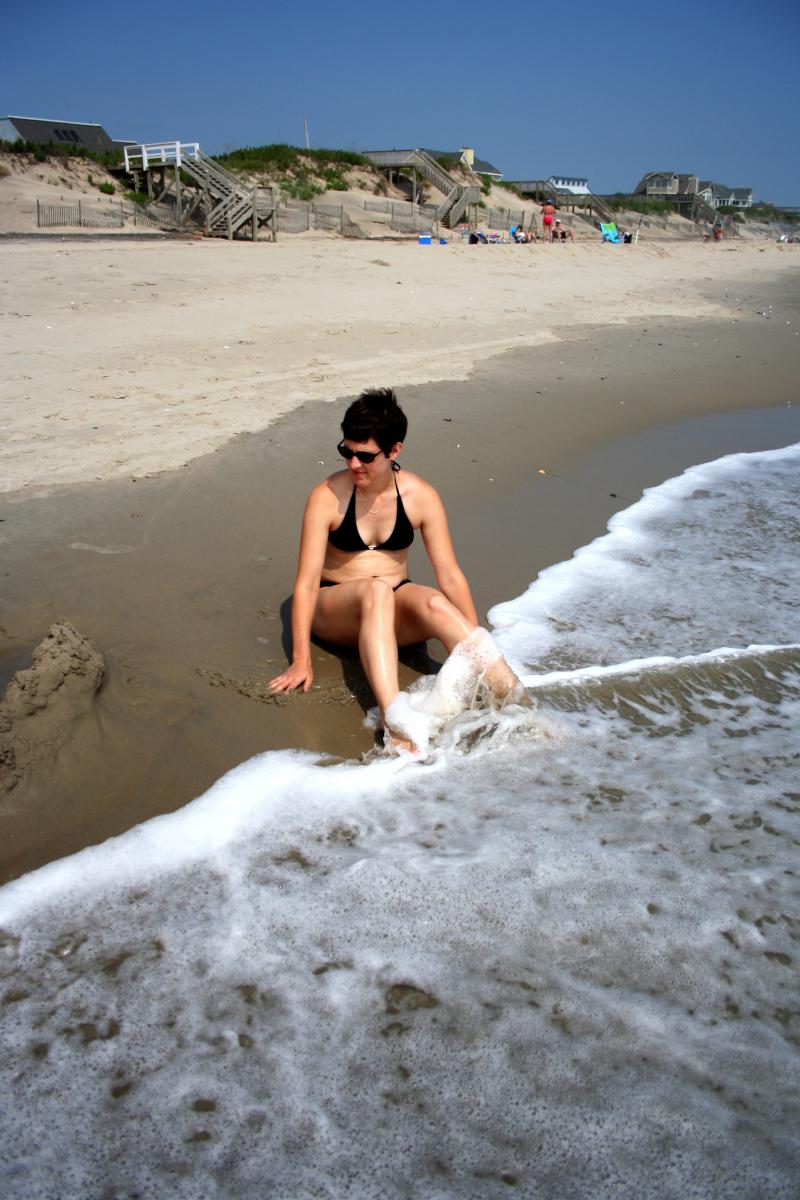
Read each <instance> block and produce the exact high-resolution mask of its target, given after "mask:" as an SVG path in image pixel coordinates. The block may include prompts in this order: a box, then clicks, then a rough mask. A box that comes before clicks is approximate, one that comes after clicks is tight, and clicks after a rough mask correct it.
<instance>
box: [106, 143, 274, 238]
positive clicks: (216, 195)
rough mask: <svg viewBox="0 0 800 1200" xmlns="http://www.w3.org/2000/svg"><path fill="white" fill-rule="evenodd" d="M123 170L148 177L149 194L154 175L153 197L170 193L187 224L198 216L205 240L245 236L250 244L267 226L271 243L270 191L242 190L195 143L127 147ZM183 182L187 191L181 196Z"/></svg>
mask: <svg viewBox="0 0 800 1200" xmlns="http://www.w3.org/2000/svg"><path fill="white" fill-rule="evenodd" d="M125 170H126V171H127V172H128V173H129V174H131V175H133V176H134V178H138V176H139V173H140V172H142V173H144V174H145V176H146V178H147V186H148V193H151V192H152V190H153V179H154V177H155V179H156V182H157V186H159V187H160V188H161V191H160V194H159V196H158V197H156V198H157V199H162V198H163V197H164V196H165V194H167V193H168V192H170V191H171V190H174V193H175V204H176V208H177V212H178V216H179V222H180V223H181V224H186V223H188V222H189V221H190V220H192V219H197V218H196V215H195V214H202V219H203V223H204V225H205V231H206V233H207V234H208V235H209V236H210V237H226V238H228V239H229V240H233V238H235V237H237V236H242V235H243V234H245V233H248V234H249V235H250V237H251V238H252V240H253V241H256V239H257V237H258V231H259V229H261V228H264V227H266V228H267V229H269V230H270V231H271V233H272V240H273V242H274V241H275V238H276V233H277V220H276V215H277V205H276V198H275V193H274V190H273V189H272V188H271V187H254V188H247V187H246V186H245V185H244V184H243V183H242V182H241V180H240V179H238V178H237V177H236V176H235V175H233V174H232V173H231V172H230V171H228V170H226V169H225V167H223V166H222V164H221V163H218V162H216V160H215V159H213V158H211V157H210V156H209V155H208V154H204V153H203V151H202V150H201V149H200V146H199V144H198V143H197V142H188V143H187V142H157V143H150V144H143V145H141V146H126V148H125ZM187 179H188V180H190V181H191V184H192V187H191V188H189V194H188V195H187V194H186V193H185V192H184V188H186V187H187Z"/></svg>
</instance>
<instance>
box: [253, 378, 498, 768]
mask: <svg viewBox="0 0 800 1200" xmlns="http://www.w3.org/2000/svg"><path fill="white" fill-rule="evenodd" d="M407 427H408V422H407V420H406V416H405V414H404V412H403V410H402V409H401V408H400V405H399V404H398V403H397V398H396V396H395V394H394V392H393V391H392V390H391V389H390V388H377V389H373V390H369V391H365V392H363V393H362V394H361V395H360V396H359V398H358V399H357V400H355V401H354V402H353V403H352V404H351V405H350V407H349V408H348V409H347V412H346V413H345V416H344V420H343V421H342V433H343V435H344V436H343V439H342V441H341V442H340V443H339V445H338V446H337V447H336V449H337V451H338V453H339V454H340V455H341V456H342V458H343V459H344V460H345V463H346V464H347V465H346V467H345V468H344V469H343V470H341V471H336V472H334V474H333V475H329V476H328V478H327V479H324V480H323V481H322V482H321V483H319V484H317V486H316V487H315V488H314V489H313V491H312V492H311V494H310V496H309V497H308V501H307V503H306V509H305V514H304V516H303V529H302V535H301V540H300V558H299V563H298V568H297V577H296V579H295V585H294V593H293V596H292V662H291V665H290V666H289V667H288V668H287V669H286V670H285V671H283V672H282V673H281V674H280V675H277V676H276V677H275V678H274V679H272V680H271V681H270V683H269V685H268V686H269V688H270V689H271V691H273V692H288V691H292V690H293V689H295V688H301V689H302V690H303V691H304V692H307V691H308V690H309V688H310V687H311V684H312V681H313V678H314V674H313V668H312V664H311V635H312V634H314V635H315V636H316V637H318V638H321V639H323V640H324V641H327V642H333V643H336V644H338V645H341V646H357V647H358V651H359V655H360V657H361V662H362V665H363V667H364V671H365V673H366V676H367V679H368V681H369V684H370V687H371V688H372V691H373V693H374V695H375V699H376V700H377V702H378V706H379V709H380V714H381V718H382V721H383V725H384V737H385V743H386V744H387V745H389V746H390V748H393V749H402V750H409V751H412V752H414V751H415V750H416V745H415V741H414V737H413V732H412V733H411V734H410V733H409V728H408V723H407V720H405V718H407V715H408V714H407V713H406V711H405V709H404V706H403V705H402V704H399V703H398V701H399V700H400V699H401V698H400V697H399V690H400V689H399V683H398V646H409V645H414V644H415V643H417V642H424V641H427V640H428V639H429V638H438V639H439V641H441V642H442V643H443V644H444V646H445V649H446V650H447V651H448V653H450V651H452V650H453V649H454V648H455V647H456V646H458V645H460V644H465V643H466V644H467V649H468V651H469V650H470V646H471V645H472V644H473V643H474V647H475V655H476V658H482V659H483V663H482V665H483V667H485V668H486V675H485V678H486V682H487V684H488V686H489V687H490V689H491V690H492V691H493V692H494V693H495V696H496V698H497V699H499V700H504V699H507V698H509V697H510V696H511V695H512V694H513V695H515V696H516V697H520V698H521V695H522V689H521V684H520V683H519V680H518V679H517V678H516V676H515V675H514V674H513V672H512V671H511V669H510V668H509V667H508V666H507V664H506V663H505V660H504V659H503V658H502V657H501V656H500V654H499V651H496V650H494V651H491V650H490V651H487V647H486V642H491V639H490V638H489V635H488V634H487V633H486V632H485V630H480V629H479V627H478V616H477V613H476V611H475V605H474V603H473V600H472V594H471V592H470V588H469V584H468V583H467V580H466V578H465V576H464V573H463V572H462V570H461V568H460V567H459V565H458V562H457V561H456V556H455V552H454V550H453V544H452V542H451V540H450V532H449V529H448V526H447V517H446V515H445V511H444V506H443V504H442V501H441V499H440V497H439V494H438V492H437V491H436V490H435V488H433V487H432V486H431V485H430V484H429V483H426V482H425V480H424V479H421V478H420V477H419V475H414V474H412V473H411V472H410V471H403V473H402V476H400V477H399V482H398V472H399V470H400V465H399V463H398V461H397V459H398V456H399V454H400V451H401V450H402V448H403V440H404V438H405V436H406V430H407ZM416 530H419V531H420V532H421V534H422V540H423V542H424V543H425V549H426V551H427V553H428V557H429V559H430V561H431V565H432V566H433V570H434V573H435V575H436V581H437V583H438V585H439V586H438V588H432V587H425V586H423V585H422V584H418V583H413V582H412V581H411V580H410V579H409V577H408V574H407V570H408V550H409V547H410V545H411V543H412V542H413V540H414V534H415V531H416ZM481 634H482V635H483V637H482V638H481V636H480V635H481ZM490 659H491V661H489V660H490Z"/></svg>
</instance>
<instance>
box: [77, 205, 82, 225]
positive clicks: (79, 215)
mask: <svg viewBox="0 0 800 1200" xmlns="http://www.w3.org/2000/svg"><path fill="white" fill-rule="evenodd" d="M78 224H79V225H83V216H82V214H81V202H80V200H78Z"/></svg>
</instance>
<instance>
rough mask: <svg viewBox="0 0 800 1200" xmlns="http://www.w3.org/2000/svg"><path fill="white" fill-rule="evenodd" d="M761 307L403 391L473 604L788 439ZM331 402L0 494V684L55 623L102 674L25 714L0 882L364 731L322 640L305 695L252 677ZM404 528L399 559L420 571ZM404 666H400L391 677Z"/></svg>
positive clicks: (285, 584)
mask: <svg viewBox="0 0 800 1200" xmlns="http://www.w3.org/2000/svg"><path fill="white" fill-rule="evenodd" d="M759 286H760V291H759V297H762V296H763V286H762V285H759ZM737 294H739V295H741V294H742V292H741V291H740V292H739V293H737ZM751 300H752V304H751V307H750V311H751V313H752V315H749V316H747V317H743V316H742V315H741V312H740V313H739V315H738V316H737V317H736V318H733V317H731V318H730V319H726V320H722V321H719V320H715V321H703V322H699V321H696V320H686V321H685V322H683V321H681V320H669V321H668V320H656V321H649V322H647V321H645V322H644V323H643V324H641V325H638V326H634V325H627V326H625V327H616V328H600V327H590V326H585V325H584V326H582V327H580V328H578V329H575V330H572V331H570V330H566V329H562V330H559V336H560V337H561V338H562V339H563V340H561V341H559V342H554V343H552V344H548V345H543V346H540V347H538V348H528V349H522V350H515V351H513V352H509V353H505V354H502V355H500V356H498V357H496V358H494V359H491V360H489V361H487V362H485V363H484V364H482V365H480V366H479V367H478V368H477V369H476V370H475V371H474V372H473V373H472V374H471V375H470V377H469V379H468V380H466V381H464V382H457V383H438V384H434V385H420V386H416V387H411V386H408V387H404V388H402V389H401V391H400V398H401V402H402V403H403V405H404V407H405V409H406V411H407V413H408V415H409V418H410V436H409V438H408V441H407V444H406V450H405V452H404V456H403V457H404V460H405V462H406V463H407V465H408V466H409V467H410V468H412V469H414V470H416V471H418V472H419V473H420V474H422V475H423V476H425V477H427V478H429V479H431V480H433V481H434V482H435V483H436V485H437V486H438V487H439V489H440V491H441V494H442V496H443V498H444V500H445V503H446V506H447V509H448V514H449V517H450V522H451V527H452V532H453V536H454V541H455V545H456V549H457V553H458V555H459V559H460V561H461V563H462V566H463V567H464V569H465V570H466V572H467V575H468V577H469V578H470V581H471V583H472V585H473V590H474V593H475V598H476V603H477V606H478V609H479V612H481V613H482V614H483V613H485V612H486V610H487V609H488V608H489V607H490V606H491V605H492V604H494V603H496V602H498V601H500V600H503V599H507V598H509V597H512V596H514V595H517V594H518V593H519V592H520V591H522V590H524V588H525V587H526V586H527V585H528V583H530V582H531V581H532V580H533V579H534V578H535V577H536V575H537V573H538V572H539V571H540V570H541V569H542V568H544V567H546V566H547V565H549V564H551V563H553V562H557V561H560V560H561V559H563V558H565V557H568V556H569V555H570V554H571V553H572V552H573V551H574V550H575V549H576V548H577V547H579V546H581V545H583V544H585V543H586V542H587V541H589V540H591V539H592V538H593V537H595V536H598V535H599V534H601V533H602V532H603V531H604V529H605V526H606V523H607V521H608V519H609V517H610V516H611V515H612V513H613V512H615V511H617V510H618V509H620V508H624V507H627V506H628V505H629V504H631V503H633V502H634V501H635V500H636V499H637V498H638V497H639V495H640V493H641V490H642V488H643V487H646V486H649V485H652V484H656V483H658V482H660V481H661V480H663V479H665V478H667V477H669V476H670V475H674V474H676V473H678V472H680V471H681V470H682V469H684V468H685V467H687V466H690V465H692V464H694V463H697V462H700V461H704V460H708V459H711V458H716V457H718V456H719V455H721V454H724V453H729V452H733V451H738V450H755V449H764V448H769V447H773V446H779V445H785V444H787V443H789V442H792V441H796V440H798V439H800V397H798V387H797V383H796V380H797V360H798V350H799V349H800V346H799V345H798V343H799V342H800V339H798V338H797V337H796V336H795V331H796V330H797V329H798V328H800V325H798V324H797V318H798V309H799V308H800V306H798V303H797V298H796V297H795V295H794V293H793V290H792V286H791V280H789V279H787V278H786V277H783V278H782V280H781V281H780V284H776V286H775V289H774V291H773V293H772V294H771V303H772V304H773V309H772V312H771V316H770V319H769V320H768V319H766V318H764V317H759V316H758V315H757V314H756V310H755V308H754V307H753V305H755V304H756V303H759V304H762V303H764V302H763V299H759V298H757V297H755V296H754V297H751V298H749V299H748V298H745V303H746V304H750V301H751ZM787 322H792V323H791V324H787ZM365 383H367V384H391V383H393V380H392V378H391V377H388V378H371V379H369V380H366V381H365ZM345 403H346V399H343V400H342V402H341V403H339V404H336V405H334V406H331V405H330V404H328V403H324V402H309V403H307V404H305V405H304V406H302V407H301V408H299V409H297V410H295V411H294V412H291V413H288V414H286V415H284V416H281V417H279V418H278V419H277V420H276V421H275V422H274V423H273V424H272V425H271V426H270V427H269V428H268V429H267V430H266V431H264V432H261V433H255V434H243V435H240V436H239V437H237V438H235V439H234V440H233V441H231V442H230V443H228V444H227V445H225V446H223V447H221V448H219V449H218V450H216V451H215V452H213V453H211V454H208V455H206V456H205V457H202V458H198V459H196V460H195V461H193V462H192V463H190V464H189V465H188V466H186V467H183V468H182V469H180V470H176V471H171V472H166V473H164V474H162V475H158V476H156V477H153V478H149V479H138V480H137V481H135V482H134V481H133V480H131V479H129V478H126V479H124V480H113V481H109V482H103V483H96V484H92V485H74V486H70V487H64V488H60V489H57V490H53V491H51V492H50V493H47V494H39V495H31V494H30V493H29V492H13V493H6V494H5V495H2V496H0V521H1V522H2V523H0V536H1V537H2V539H3V575H4V580H3V582H4V588H3V597H2V607H1V608H0V638H1V639H2V640H0V684H2V685H5V684H6V682H7V681H8V680H9V679H10V678H11V676H12V675H13V673H14V672H15V671H17V670H19V669H20V668H23V667H26V666H28V665H29V663H30V657H31V653H32V651H33V649H34V647H35V646H36V645H37V644H38V643H39V642H40V641H41V639H42V638H43V637H44V635H45V634H46V633H47V630H48V628H49V627H50V625H51V624H52V623H53V622H54V621H56V620H58V619H59V618H65V619H66V620H68V621H69V622H71V623H72V625H73V626H74V627H75V629H76V630H78V631H79V632H80V633H81V634H82V635H84V636H85V637H88V638H89V639H91V641H92V643H93V644H94V646H95V647H96V648H97V650H98V651H99V652H100V654H101V655H102V656H103V659H104V661H105V668H106V670H105V677H104V680H103V684H102V686H101V688H100V690H99V692H98V693H97V695H96V696H94V697H93V699H92V700H91V703H88V704H86V703H82V704H81V705H79V706H76V707H75V708H74V710H70V711H69V712H67V713H66V719H65V721H64V722H63V723H62V726H61V728H60V729H59V730H58V731H57V732H56V733H53V732H52V731H47V730H45V732H44V735H43V738H44V740H43V741H42V740H41V737H40V732H37V720H38V716H37V714H34V715H33V716H32V717H30V718H28V720H27V722H26V723H25V725H24V729H23V728H21V729H20V733H19V737H20V739H21V741H19V742H18V749H19V750H20V751H21V752H30V751H31V748H33V752H32V753H31V765H30V768H29V769H27V770H26V771H25V772H24V773H23V774H22V777H21V780H20V782H19V783H18V784H17V786H16V787H14V788H13V789H12V790H11V791H10V792H7V793H6V794H5V796H4V798H3V800H2V802H1V804H0V821H1V822H2V829H3V838H2V843H1V844H2V851H0V879H2V880H7V879H10V878H13V877H15V876H16V875H19V874H21V873H23V872H24V871H27V870H29V869H31V868H33V867H35V866H37V865H40V864H41V863H43V862H46V861H48V860H50V859H52V858H55V857H59V856H61V855H63V854H67V853H70V852H72V851H74V850H77V849H79V848H80V847H82V846H84V845H87V844H90V843H93V842H97V841H99V840H102V839H103V838H105V837H107V836H110V835H112V834H115V833H119V832H121V831H122V830H124V829H126V828H128V827H130V826H131V825H133V824H135V823H136V822H138V821H141V820H144V819H146V818H148V817H150V816H152V815H154V814H156V813H160V812H165V811H170V810H172V809H175V808H177V807H180V806H181V805H183V804H184V803H186V802H187V801H188V800H190V799H192V798H193V797H195V796H196V795H198V794H200V793H201V792H203V791H204V790H205V789H206V788H207V787H208V786H209V785H210V784H211V783H212V782H213V781H214V780H215V779H217V778H219V776H220V775H222V774H223V773H224V772H225V771H227V770H229V769H230V768H231V767H233V766H235V765H236V764H238V763H240V762H242V761H243V760H245V759H247V758H249V757H251V756H252V755H254V754H257V753H259V752H261V751H264V750H269V749H275V748H279V747H300V748H305V749H310V750H312V751H315V752H318V753H320V754H324V753H328V754H332V755H336V756H342V757H357V756H359V755H360V754H361V753H363V752H364V751H366V750H367V749H369V748H370V746H371V745H372V744H373V735H372V734H371V733H370V732H368V731H367V730H366V729H365V728H364V727H363V724H362V720H363V715H364V710H365V708H366V707H367V706H368V705H369V704H370V703H371V700H370V698H369V695H368V691H367V689H366V687H365V684H364V681H363V676H362V675H361V672H360V668H359V667H358V664H357V662H355V661H354V660H353V659H352V658H347V657H343V656H341V655H339V654H338V653H336V652H332V651H330V650H328V649H323V648H317V650H316V652H315V671H316V683H315V686H314V689H313V691H312V692H311V693H310V694H309V695H308V696H292V697H288V698H281V699H278V700H276V699H273V698H270V697H268V696H267V695H266V692H265V689H264V681H265V680H266V679H268V678H269V677H270V676H271V675H272V674H274V673H275V671H276V670H277V669H278V668H279V667H280V665H281V664H282V663H283V662H284V655H285V620H286V616H287V611H288V600H289V593H290V589H291V583H292V578H293V573H294V566H295V560H296V552H297V537H298V531H299V520H300V514H301V511H302V505H303V501H304V498H305V495H306V493H307V491H308V490H309V488H310V487H311V486H312V484H313V483H314V482H315V481H316V480H317V479H318V478H319V477H320V476H322V475H324V474H325V473H326V472H328V471H330V470H333V469H336V468H337V467H338V463H337V461H336V459H335V456H334V453H333V450H334V447H335V444H336V441H337V440H338V433H339V431H338V420H339V419H340V416H341V411H342V410H343V408H344V405H345ZM418 543H419V539H417V544H415V547H414V550H413V553H412V559H411V573H412V575H413V577H414V578H416V579H418V580H420V581H423V582H425V581H429V580H430V570H429V568H428V567H427V564H426V562H425V561H424V556H423V553H422V550H421V547H420V546H419V544H418ZM435 649H436V648H435V647H431V650H432V651H433V652H434V653H435ZM424 665H425V664H424V662H423V661H422V660H417V662H416V667H417V668H423V667H424ZM413 677H414V668H413V667H412V666H410V665H409V666H405V667H404V669H403V675H402V682H403V683H407V682H409V681H410V680H411V679H412V678H413ZM41 728H42V722H41V721H39V730H41ZM37 737H40V741H39V742H38V743H37Z"/></svg>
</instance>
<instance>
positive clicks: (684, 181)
mask: <svg viewBox="0 0 800 1200" xmlns="http://www.w3.org/2000/svg"><path fill="white" fill-rule="evenodd" d="M633 195H634V196H645V197H647V199H651V200H667V201H669V202H670V203H671V204H672V207H673V208H675V209H676V210H677V211H678V212H680V213H683V215H684V216H689V215H691V214H692V213H693V212H694V211H696V210H697V208H698V205H703V204H705V205H707V206H708V207H709V208H710V209H717V208H724V207H728V206H731V207H733V208H750V207H752V204H753V189H752V188H749V187H737V188H729V187H727V186H726V185H725V184H722V183H715V182H714V180H713V179H703V180H701V179H700V178H699V177H698V176H697V175H682V174H680V173H679V172H677V171H650V172H648V174H647V175H644V176H642V178H641V179H640V180H639V182H638V183H637V185H636V187H635V188H634V191H633Z"/></svg>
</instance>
